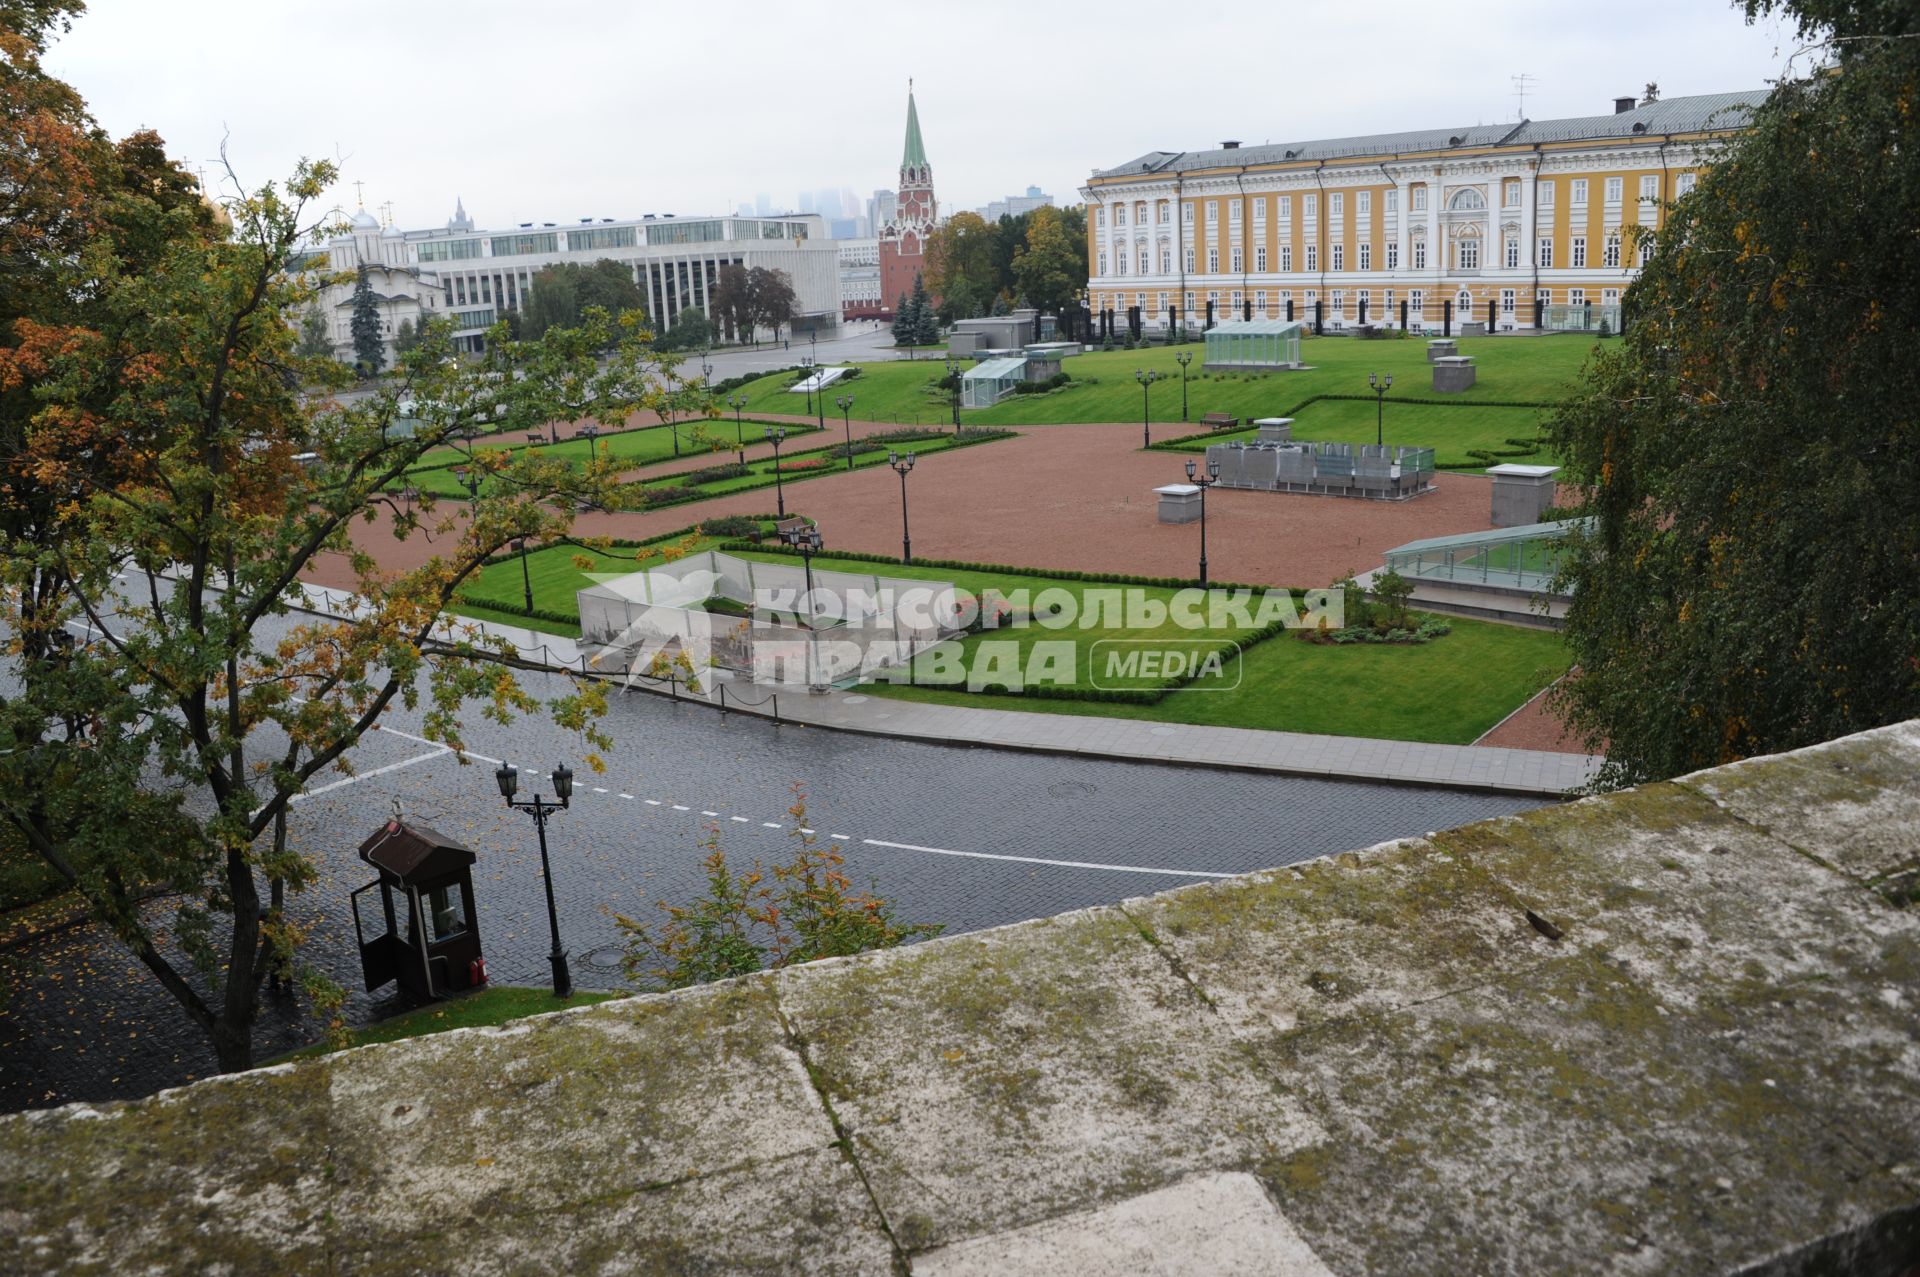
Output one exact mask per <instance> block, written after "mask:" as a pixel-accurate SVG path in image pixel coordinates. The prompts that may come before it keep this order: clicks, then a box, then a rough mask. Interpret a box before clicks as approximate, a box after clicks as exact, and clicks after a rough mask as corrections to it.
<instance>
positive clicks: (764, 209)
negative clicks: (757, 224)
mask: <svg viewBox="0 0 1920 1277" xmlns="http://www.w3.org/2000/svg"><path fill="white" fill-rule="evenodd" d="M772 211H773V200H772V199H771V198H770V197H769V196H768V195H767V193H766V192H765V191H760V192H758V193H757V194H755V195H754V197H753V215H754V216H755V217H765V216H766V215H767V214H769V213H771V212H772Z"/></svg>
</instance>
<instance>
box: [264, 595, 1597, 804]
mask: <svg viewBox="0 0 1920 1277" xmlns="http://www.w3.org/2000/svg"><path fill="white" fill-rule="evenodd" d="M301 588H302V589H303V590H304V591H305V594H306V599H307V606H308V607H309V608H310V609H311V610H313V611H316V612H321V613H328V612H332V611H335V610H336V609H338V608H339V607H341V606H343V605H344V602H345V599H346V597H347V596H346V594H345V592H344V591H339V590H330V589H328V588H326V587H324V586H316V585H304V586H302V587H301ZM466 624H471V625H474V626H476V627H477V628H478V629H479V630H480V632H482V633H484V634H487V635H491V636H494V637H498V638H502V639H505V640H507V641H508V642H510V643H512V644H513V645H514V646H515V648H517V649H518V650H519V652H520V653H521V656H522V658H523V659H525V660H526V661H527V662H528V663H529V664H533V665H538V666H540V667H543V668H549V669H561V670H565V669H571V670H575V671H587V672H591V671H590V667H589V665H588V660H587V658H586V656H585V655H584V654H583V653H582V651H581V649H580V645H579V644H578V643H576V642H574V641H573V640H572V639H569V638H562V637H560V636H558V635H553V634H542V633H538V632H536V631H533V630H524V629H519V628H517V627H515V626H510V625H496V624H493V623H491V622H482V621H469V622H466ZM631 685H632V686H633V687H634V688H635V689H637V690H641V691H646V692H650V693H653V694H656V695H672V696H675V697H677V698H678V699H681V700H695V701H705V702H707V703H709V704H712V705H715V706H717V707H718V706H724V707H725V708H726V709H728V710H730V711H736V712H742V713H749V714H755V715H758V716H761V717H777V718H778V719H779V720H780V721H781V722H790V723H804V724H806V725H808V726H811V727H827V728H832V729H834V730H837V731H849V732H862V733H865V734H868V735H874V736H900V737H907V738H910V739H914V740H927V741H940V742H944V743H947V744H959V745H983V746H990V747H993V748H997V749H1024V750H1036V751H1040V752H1043V753H1055V754H1083V755H1087V756H1090V757H1096V758H1113V759H1121V760H1124V761H1129V762H1146V763H1173V764H1180V765H1185V766H1193V767H1224V768H1234V769H1237V770H1242V771H1252V772H1269V773H1273V774H1276V775H1287V776H1320V777H1326V778H1330V779H1338V780H1371V781H1385V782H1389V783H1393V784H1403V785H1435V786H1442V787H1446V788H1455V789H1476V790H1485V791H1489V792H1494V793H1511V794H1540V795H1547V796H1550V797H1559V796H1561V795H1563V794H1565V793H1566V792H1567V791H1568V790H1570V789H1574V788H1577V787H1578V786H1580V785H1582V784H1584V783H1585V782H1586V781H1587V780H1588V778H1589V777H1591V776H1592V775H1593V773H1594V772H1595V771H1596V770H1598V768H1599V766H1600V763H1601V760H1600V759H1598V758H1595V757H1592V756H1591V755H1586V754H1569V753H1560V752H1550V751H1546V750H1535V749H1505V748H1499V747H1492V746H1485V745H1432V744H1425V743H1422V742H1419V741H1397V740H1375V739H1372V738H1369V737H1362V736H1322V735H1315V734H1312V733H1308V732H1276V731H1262V730H1257V729H1254V728H1244V727H1205V726H1195V725H1190V724H1184V723H1155V722H1149V721H1140V720H1136V719H1115V718H1098V717H1083V716H1080V715H1074V714H1036V713H1031V712H1027V711H1023V710H1004V709H980V708H974V707H971V706H955V705H927V704H921V703H918V702H912V701H899V700H894V699H892V698H890V697H880V696H870V695H866V694H863V693H861V692H859V691H850V692H843V691H833V692H827V693H823V694H813V695H809V694H807V693H805V692H799V691H794V692H778V693H775V692H772V691H771V690H770V689H768V688H764V687H758V686H748V687H741V686H738V685H737V684H735V683H734V682H733V681H732V680H731V679H730V678H729V677H728V676H727V675H726V673H725V672H721V673H720V676H719V677H718V678H716V679H714V680H713V681H712V685H711V686H710V687H707V688H706V689H705V690H704V691H703V692H701V693H691V692H688V691H686V690H685V689H684V688H681V687H678V686H669V687H667V688H665V689H662V688H661V687H660V686H659V685H657V684H654V683H652V682H650V681H646V680H636V681H634V682H633V683H632V684H631Z"/></svg>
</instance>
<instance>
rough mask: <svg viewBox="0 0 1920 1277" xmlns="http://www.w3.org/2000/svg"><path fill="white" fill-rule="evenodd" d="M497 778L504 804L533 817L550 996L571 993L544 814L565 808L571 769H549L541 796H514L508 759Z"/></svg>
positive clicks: (516, 783) (515, 777) (515, 775)
mask: <svg viewBox="0 0 1920 1277" xmlns="http://www.w3.org/2000/svg"><path fill="white" fill-rule="evenodd" d="M493 778H494V780H496V781H497V782H499V785H500V796H501V797H502V798H504V799H506V800H507V806H509V807H512V808H514V809H515V810H516V811H524V812H526V813H527V814H528V815H530V816H532V817H533V823H534V826H535V828H537V829H538V830H539V831H540V878H541V881H542V882H544V883H545V884H546V888H547V927H548V929H549V930H550V931H551V932H552V935H553V952H552V953H551V954H549V955H548V957H547V960H548V961H549V962H550V963H551V964H552V965H553V996H554V997H556V998H570V997H572V996H573V975H572V973H571V972H569V971H568V970H567V951H566V950H565V949H562V948H561V947H560V916H559V914H558V913H556V912H555V911H554V907H553V867H552V865H551V864H549V863H548V860H547V817H548V816H551V815H553V814H554V813H555V812H558V811H565V810H566V809H567V806H568V804H569V803H570V801H571V800H572V798H573V770H572V769H571V768H569V767H568V766H567V765H566V764H565V763H561V764H560V765H559V766H557V767H555V768H554V769H553V797H552V798H550V799H549V798H542V797H541V796H540V795H539V794H535V795H534V796H533V797H532V798H515V797H514V794H515V793H517V792H518V791H519V789H520V769H519V768H518V767H515V766H514V765H513V764H512V763H502V764H500V770H498V771H496V772H495V773H494V774H493Z"/></svg>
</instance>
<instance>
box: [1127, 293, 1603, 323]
mask: <svg viewBox="0 0 1920 1277" xmlns="http://www.w3.org/2000/svg"><path fill="white" fill-rule="evenodd" d="M1566 294H1567V301H1566V304H1567V305H1569V306H1585V305H1588V304H1589V303H1592V302H1593V300H1594V299H1593V298H1591V297H1590V296H1588V293H1587V290H1586V289H1584V288H1569V289H1567V290H1566ZM1150 295H1151V296H1152V298H1153V299H1154V305H1153V307H1152V308H1151V309H1150V308H1149V307H1148V305H1147V299H1148V297H1149V296H1150ZM1520 295H1521V290H1519V289H1517V288H1503V289H1501V290H1500V293H1499V306H1500V312H1501V313H1502V314H1505V315H1512V314H1514V313H1516V311H1517V310H1518V307H1519V301H1520ZM1553 295H1554V290H1553V289H1551V288H1539V289H1536V290H1535V291H1534V300H1535V301H1537V302H1539V303H1540V304H1541V305H1543V306H1551V305H1553V304H1554V301H1553ZM1174 296H1176V294H1173V293H1154V294H1147V293H1134V294H1133V300H1132V302H1131V303H1129V302H1128V301H1127V294H1125V293H1113V294H1109V295H1108V296H1106V297H1104V298H1100V299H1097V301H1099V302H1105V303H1106V305H1105V306H1104V307H1102V306H1096V308H1097V309H1120V308H1122V307H1125V306H1127V305H1129V304H1131V305H1134V306H1138V307H1139V308H1140V310H1141V312H1142V313H1143V314H1146V315H1164V314H1166V313H1167V308H1168V307H1169V306H1171V305H1172V304H1173V302H1172V301H1171V298H1173V297H1174ZM1202 297H1204V302H1205V304H1207V305H1211V306H1212V307H1213V308H1214V312H1215V314H1216V316H1218V315H1219V314H1220V313H1221V306H1222V305H1223V304H1224V305H1226V307H1227V311H1226V314H1228V315H1230V316H1237V315H1238V314H1240V312H1241V309H1242V306H1243V304H1244V301H1245V300H1246V299H1248V295H1247V294H1246V293H1243V292H1241V291H1240V290H1238V289H1234V290H1231V291H1228V292H1222V291H1220V290H1217V289H1214V290H1209V291H1207V292H1206V293H1205V294H1201V293H1193V292H1190V293H1187V294H1185V298H1186V306H1185V309H1184V312H1183V313H1184V314H1186V315H1188V316H1193V315H1196V314H1198V313H1200V312H1199V311H1198V310H1197V309H1196V306H1195V302H1196V300H1198V299H1201V298H1202ZM1250 300H1251V302H1252V306H1253V314H1254V317H1255V318H1256V319H1266V318H1269V317H1270V316H1269V303H1270V302H1271V305H1272V310H1273V312H1274V315H1275V316H1279V317H1284V316H1285V315H1286V313H1287V307H1288V306H1289V305H1290V304H1292V302H1293V301H1294V294H1293V290H1292V289H1291V288H1282V289H1278V290H1268V289H1255V290H1253V292H1252V296H1251V299H1250ZM1302 300H1303V301H1304V302H1305V305H1306V308H1307V309H1308V310H1311V309H1312V308H1313V306H1314V304H1315V303H1316V302H1318V301H1319V300H1320V292H1319V290H1318V289H1314V288H1309V289H1305V290H1304V291H1303V294H1302ZM1379 300H1380V306H1379V308H1378V309H1375V308H1374V305H1373V302H1374V292H1373V290H1372V289H1370V288H1361V289H1356V290H1354V291H1353V292H1351V293H1349V292H1348V291H1347V290H1346V289H1341V288H1333V289H1328V290H1327V297H1326V312H1327V314H1328V315H1329V316H1330V317H1345V316H1346V315H1348V314H1354V315H1358V314H1359V313H1360V311H1361V310H1363V309H1364V310H1365V312H1366V314H1367V315H1368V317H1370V318H1376V319H1377V318H1383V317H1385V316H1387V315H1389V314H1391V313H1392V312H1393V308H1394V306H1395V304H1396V294H1395V292H1394V290H1393V289H1391V288H1386V289H1382V290H1381V291H1380V294H1379ZM1405 300H1406V303H1407V312H1408V314H1409V315H1410V316H1415V315H1425V314H1426V313H1427V305H1428V302H1429V294H1428V292H1427V290H1426V289H1423V288H1413V289H1409V290H1407V295H1406V299H1405ZM1431 300H1432V303H1433V305H1434V307H1435V308H1436V309H1438V307H1439V305H1440V301H1441V300H1442V299H1441V298H1439V297H1434V298H1432V299H1431ZM1452 301H1453V305H1454V311H1455V313H1457V314H1464V313H1467V312H1469V311H1472V310H1474V307H1475V302H1474V297H1473V294H1472V293H1471V292H1469V291H1468V290H1466V289H1464V288H1463V289H1461V290H1460V291H1459V292H1458V293H1456V294H1454V296H1453V298H1452ZM1349 303H1351V305H1352V309H1351V310H1349ZM1598 304H1599V305H1602V306H1617V305H1619V304H1620V290H1619V289H1618V288H1603V289H1601V290H1600V296H1599V301H1598Z"/></svg>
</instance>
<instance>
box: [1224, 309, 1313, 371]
mask: <svg viewBox="0 0 1920 1277" xmlns="http://www.w3.org/2000/svg"><path fill="white" fill-rule="evenodd" d="M1305 329H1306V325H1305V324H1303V323H1301V322H1300V321H1298V320H1293V319H1247V320H1235V321H1234V322H1232V323H1227V324H1215V325H1214V326H1213V327H1212V328H1209V329H1207V358H1206V366H1207V367H1209V368H1218V369H1230V370H1233V371H1238V372H1269V371H1279V370H1285V369H1293V368H1298V367H1300V334H1301V333H1302V332H1303V331H1304V330H1305Z"/></svg>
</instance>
